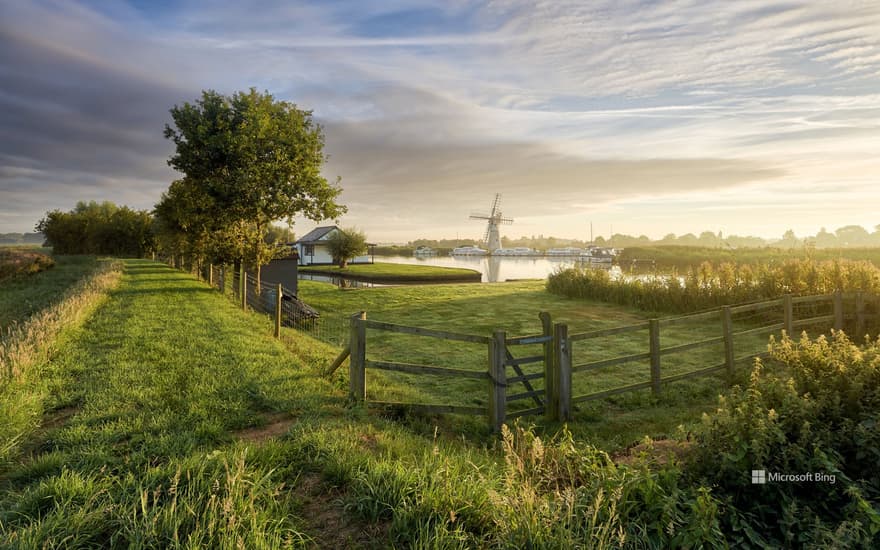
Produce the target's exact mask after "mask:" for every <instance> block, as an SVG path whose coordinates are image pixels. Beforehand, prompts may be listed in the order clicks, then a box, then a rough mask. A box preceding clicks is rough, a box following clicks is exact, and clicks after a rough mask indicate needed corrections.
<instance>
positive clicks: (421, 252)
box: [413, 246, 437, 256]
mask: <svg viewBox="0 0 880 550" xmlns="http://www.w3.org/2000/svg"><path fill="white" fill-rule="evenodd" d="M413 254H415V255H416V256H436V255H437V251H436V250H434V249H433V248H431V247H430V246H420V247H418V248H416V249H415V250H413Z"/></svg>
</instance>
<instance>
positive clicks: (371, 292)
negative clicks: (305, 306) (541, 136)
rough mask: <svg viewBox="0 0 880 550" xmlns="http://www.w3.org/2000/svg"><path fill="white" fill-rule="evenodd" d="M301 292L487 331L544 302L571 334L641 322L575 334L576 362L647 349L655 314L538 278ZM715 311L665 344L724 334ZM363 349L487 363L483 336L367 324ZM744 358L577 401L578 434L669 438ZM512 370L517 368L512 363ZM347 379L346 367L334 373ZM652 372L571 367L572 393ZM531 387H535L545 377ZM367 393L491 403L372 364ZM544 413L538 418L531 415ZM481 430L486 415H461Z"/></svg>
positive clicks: (674, 365) (740, 351) (474, 391)
mask: <svg viewBox="0 0 880 550" xmlns="http://www.w3.org/2000/svg"><path fill="white" fill-rule="evenodd" d="M300 296H301V297H302V298H303V299H304V300H305V301H306V302H307V303H309V304H310V305H312V306H314V307H316V308H317V309H318V310H319V311H321V312H322V315H327V314H331V312H346V313H355V312H357V311H360V310H364V311H366V312H367V317H368V319H375V320H380V321H386V322H391V323H397V324H403V325H410V326H417V327H425V328H433V329H440V330H448V331H453V332H460V333H466V334H476V335H483V336H488V335H491V334H492V332H493V331H494V330H495V329H504V330H506V331H507V335H508V337H511V336H524V335H529V334H537V333H540V332H541V323H540V320H539V318H538V313H539V312H540V311H548V312H549V313H550V314H551V317H552V319H553V322H556V323H566V324H567V325H568V326H569V333H570V334H574V333H577V332H585V331H590V330H597V329H602V328H609V327H615V326H622V325H632V324H639V323H641V324H644V325H645V328H644V330H640V331H637V332H632V333H627V334H621V335H617V336H610V337H604V338H600V339H594V340H587V341H581V342H577V343H576V344H575V345H574V348H573V363H574V364H575V365H577V364H584V363H587V362H591V361H597V360H601V359H610V358H613V357H620V356H625V355H631V354H636V353H644V352H646V351H648V331H647V323H646V320H647V319H648V318H650V317H655V316H656V317H661V316H664V315H662V314H651V313H646V312H643V311H639V310H636V309H634V308H627V307H621V306H616V305H610V304H606V303H602V302H597V301H593V300H576V299H570V298H566V297H562V296H557V295H553V294H550V293H548V292H547V291H546V290H545V289H544V283H543V282H541V281H525V282H515V283H498V284H482V285H431V286H421V287H395V288H370V289H357V290H345V291H341V290H339V289H336V288H334V287H333V286H332V285H328V284H323V283H316V282H313V281H300ZM781 320H782V312H781V309H780V311H779V312H776V313H775V314H771V315H769V316H761V317H755V316H750V315H748V314H743V315H738V316H736V317H735V318H734V330H735V331H740V330H746V329H749V328H753V327H756V326H762V325H769V324H773V323H778V322H781ZM721 334H722V333H721V321H720V316H719V318H718V320H717V322H706V321H698V322H688V323H682V324H676V325H672V326H669V327H664V328H663V329H662V330H661V345H662V347H664V348H665V347H671V346H673V345H677V344H682V343H687V342H694V341H698V340H704V339H708V338H713V337H718V336H721ZM769 334H770V333H769V332H767V333H763V334H754V335H749V336H747V337H741V338H737V339H736V340H735V350H736V356H737V357H744V356H748V355H750V354H753V353H758V352H762V351H766V347H767V337H768V336H769ZM511 352H512V353H513V355H514V356H516V357H529V356H535V355H539V354H541V353H542V348H541V346H539V345H531V346H518V347H516V348H512V349H511ZM367 358H368V359H374V360H383V361H396V362H404V363H415V364H425V365H432V366H441V367H453V368H464V369H468V370H475V371H485V370H486V364H487V350H486V347H485V346H483V345H480V344H469V343H459V342H449V341H441V340H437V339H434V338H427V337H419V336H410V335H401V334H394V333H388V332H382V331H377V330H368V331H367ZM723 360H724V354H723V347H722V345H721V344H720V343H719V344H715V345H712V346H707V347H705V348H697V349H694V350H690V351H686V352H682V353H677V354H672V355H667V356H664V357H663V359H662V362H661V365H662V375H663V376H672V375H676V374H681V373H685V372H689V371H693V370H697V369H699V368H702V367H709V366H713V365H718V364H720V363H722V362H723ZM749 365H750V361H743V362H740V363H739V366H740V370H739V371H738V374H737V376H736V377H735V379H734V380H727V379H726V377H725V376H724V375H723V374H719V375H713V376H708V377H705V378H700V379H693V380H688V381H685V382H676V383H671V384H668V385H666V386H664V390H663V392H662V394H661V395H660V396H654V395H652V394H651V392H650V390H640V391H637V392H632V393H628V394H621V395H617V396H614V397H610V398H607V399H603V400H601V401H597V402H593V403H585V404H581V405H577V406H575V410H574V418H575V422H574V423H573V424H572V427H571V429H572V430H573V431H574V432H575V434H576V435H577V436H578V437H580V438H584V439H588V440H590V441H591V442H592V443H594V444H596V445H598V446H600V447H602V448H606V449H614V448H618V447H621V446H625V445H627V444H629V443H631V442H632V441H635V440H638V439H639V438H641V437H642V436H644V435H646V434H647V435H651V436H654V437H666V436H669V435H671V434H672V433H674V432H675V431H676V430H677V427H678V426H679V425H685V427H686V426H687V425H689V424H691V423H694V422H696V421H698V419H699V417H700V415H701V414H702V412H705V411H707V410H710V409H711V408H712V407H713V406H714V404H715V402H716V400H717V396H718V394H719V393H720V392H722V391H724V389H725V388H726V387H727V386H728V384H729V383H731V382H736V381H741V378H740V377H741V376H743V375H744V374H745V373H746V372H747V371H748V366H749ZM542 368H543V367H542V365H541V364H532V365H524V366H523V370H524V372H526V373H531V372H538V371H540V370H541V369H542ZM508 375H509V376H513V375H514V374H513V372H512V371H509V372H508ZM337 376H338V377H340V380H343V379H344V380H347V376H348V375H347V373H344V372H342V373H341V374H338V375H337ZM648 380H650V367H649V365H648V361H647V360H641V361H634V362H630V363H626V364H623V365H616V366H611V367H604V368H601V369H598V370H594V371H591V372H584V373H577V374H575V375H574V376H573V383H572V385H573V394H574V395H575V396H578V395H587V394H590V393H594V392H600V391H604V390H609V389H613V388H617V387H622V386H625V385H630V384H635V383H639V382H645V381H648ZM531 384H532V387H534V388H536V389H541V388H542V387H543V384H542V381H541V380H536V381H533V382H532V383H531ZM526 390H527V388H525V386H524V385H521V384H517V385H512V386H511V387H509V388H508V395H512V394H515V393H521V392H525V391H526ZM367 397H368V400H375V401H391V402H408V403H431V404H450V405H468V406H481V407H483V406H487V401H488V388H487V386H486V383H484V382H481V381H479V380H471V379H454V378H448V377H435V376H427V375H412V374H403V373H396V372H386V371H376V370H369V371H368V372H367ZM534 406H536V404H535V403H534V402H533V401H531V400H522V401H516V402H512V403H510V404H509V405H508V408H509V410H511V411H516V410H519V409H524V408H530V407H534ZM534 420H536V421H538V422H541V420H540V419H534ZM462 422H464V423H466V424H467V425H468V426H470V428H469V429H472V430H478V429H479V428H478V425H479V424H481V423H483V422H485V420H484V419H483V418H477V417H475V418H473V419H471V420H465V419H462Z"/></svg>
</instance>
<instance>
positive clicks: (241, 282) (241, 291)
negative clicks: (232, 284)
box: [238, 262, 247, 310]
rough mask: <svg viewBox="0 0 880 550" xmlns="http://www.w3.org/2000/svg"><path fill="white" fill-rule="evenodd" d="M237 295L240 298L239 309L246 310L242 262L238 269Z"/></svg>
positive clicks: (244, 274)
mask: <svg viewBox="0 0 880 550" xmlns="http://www.w3.org/2000/svg"><path fill="white" fill-rule="evenodd" d="M238 287H239V289H238V295H239V296H241V309H245V310H246V309H247V273H245V270H244V262H241V265H240V266H239V268H238Z"/></svg>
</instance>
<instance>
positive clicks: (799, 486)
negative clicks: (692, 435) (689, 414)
mask: <svg viewBox="0 0 880 550" xmlns="http://www.w3.org/2000/svg"><path fill="white" fill-rule="evenodd" d="M770 350H771V354H772V357H773V358H774V359H775V360H777V361H780V362H782V363H783V364H784V365H786V367H787V368H786V369H785V370H784V371H782V374H780V375H772V374H767V373H765V371H764V369H763V368H762V367H761V366H760V363H759V364H758V366H756V368H755V370H754V372H753V373H752V377H751V380H750V382H749V384H748V386H747V387H745V388H742V389H740V388H736V389H734V390H733V391H731V392H730V394H729V396H727V397H725V398H723V399H722V400H721V402H720V404H719V407H718V410H717V411H716V412H715V413H713V414H710V415H705V416H704V426H703V427H702V428H701V429H700V430H698V432H697V435H696V440H695V442H694V446H693V449H694V450H693V454H692V455H691V457H690V460H689V461H688V467H687V470H688V473H689V475H690V476H691V477H692V479H694V480H695V481H696V482H699V483H701V484H705V485H709V486H712V487H714V488H715V489H714V492H715V494H716V495H719V498H722V499H723V500H724V502H725V503H726V504H727V505H729V506H730V507H731V509H732V510H735V511H736V513H735V514H729V515H727V516H725V521H724V524H723V528H724V530H725V532H727V533H729V536H730V537H731V541H732V542H735V543H736V544H737V545H738V546H740V545H742V546H753V547H768V546H786V547H802V546H808V545H810V544H821V543H823V542H831V541H833V540H834V539H838V540H836V541H835V543H836V544H839V545H843V546H844V547H865V548H867V547H876V546H877V544H878V542H880V511H878V508H877V503H878V501H880V474H878V471H877V464H880V450H878V449H880V430H878V429H877V424H878V420H880V413H878V411H880V342H871V343H869V344H867V345H866V346H865V347H863V348H859V347H858V346H855V345H854V344H852V343H851V342H850V341H849V340H848V339H847V338H846V336H845V335H844V334H843V333H842V332H837V333H835V334H834V336H833V338H831V339H830V340H828V339H826V338H825V337H824V336H823V337H819V338H818V339H816V340H810V339H808V338H806V337H803V338H801V340H800V341H798V342H795V341H793V340H790V339H788V338H783V340H782V341H781V342H779V343H771V346H770ZM756 469H763V470H766V471H767V472H768V473H769V472H776V473H783V474H806V473H811V474H813V475H815V474H824V475H833V476H834V478H835V480H834V483H830V482H828V481H821V480H820V481H813V482H809V481H807V482H773V481H768V482H767V484H766V485H759V484H752V482H751V477H750V476H751V471H752V470H756Z"/></svg>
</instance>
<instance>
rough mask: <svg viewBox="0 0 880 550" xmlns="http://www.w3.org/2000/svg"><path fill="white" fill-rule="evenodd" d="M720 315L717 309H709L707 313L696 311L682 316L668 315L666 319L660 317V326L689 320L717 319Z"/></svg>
mask: <svg viewBox="0 0 880 550" xmlns="http://www.w3.org/2000/svg"><path fill="white" fill-rule="evenodd" d="M717 315H718V312H717V311H715V310H712V311H707V312H705V313H694V314H693V315H683V316H681V317H667V318H665V319H660V326H667V325H677V324H680V323H687V322H689V321H705V320H707V319H713V320H714V319H715V318H716V317H717Z"/></svg>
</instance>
